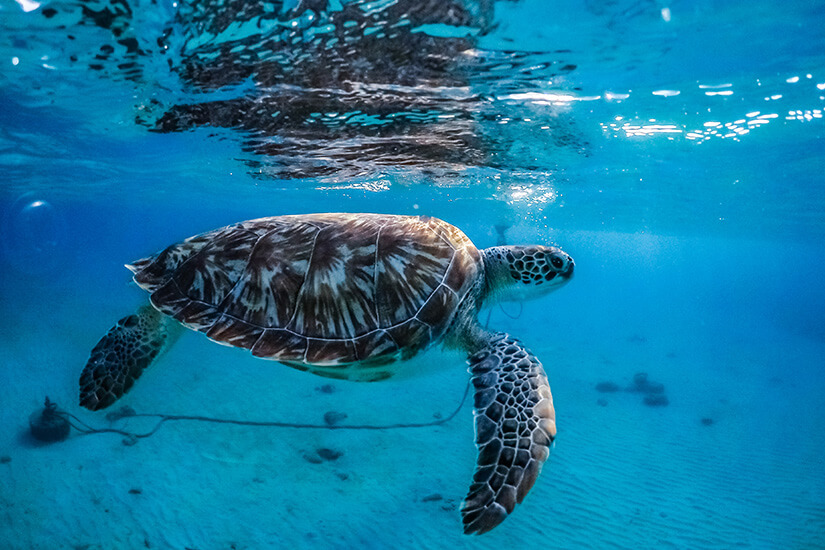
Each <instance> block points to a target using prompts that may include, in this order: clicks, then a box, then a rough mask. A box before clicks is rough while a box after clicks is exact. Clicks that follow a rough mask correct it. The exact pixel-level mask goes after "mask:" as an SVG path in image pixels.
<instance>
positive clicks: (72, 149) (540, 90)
mask: <svg viewBox="0 0 825 550" xmlns="http://www.w3.org/2000/svg"><path fill="white" fill-rule="evenodd" d="M249 6H252V7H251V8H250V7H249ZM459 8H460V9H459ZM256 10H257V11H256ZM348 10H352V13H355V14H357V17H356V18H355V19H354V20H352V21H353V22H352V24H350V23H348V21H350V20H349V19H347V18H346V17H343V16H340V15H338V14H342V13H343V14H346V13H349V12H348ZM462 10H464V11H462ZM456 13H458V14H464V15H462V16H457V15H456ZM359 18H361V19H359ZM344 28H346V29H350V28H355V29H360V31H359V32H360V34H358V33H356V35H354V37H353V35H347V34H346V32H349V31H346V32H344V31H343V30H342V29H344ZM373 29H374V30H373ZM399 29H400V30H399ZM823 29H825V5H823V4H822V3H820V2H805V1H802V0H795V1H791V2H776V1H768V0H761V1H755V2H747V3H746V2H719V1H715V0H696V1H687V0H674V1H672V2H666V1H647V0H640V1H631V0H611V1H607V0H606V1H603V2H597V1H583V2H572V3H562V2H555V1H546V0H523V1H517V2H511V1H508V2H495V3H489V2H480V3H471V2H466V3H462V2H454V3H451V2H438V3H431V4H430V3H426V2H403V1H402V0H397V1H393V0H387V1H377V2H358V1H350V2H347V1H345V0H340V1H334V0H333V1H330V2H304V3H302V2H301V1H300V0H294V1H285V2H274V3H260V4H244V2H229V1H226V2H223V1H221V2H217V1H209V2H194V1H193V2H189V3H186V2H180V5H179V3H178V2H172V1H170V0H155V1H144V0H128V2H127V0H108V1H97V0H95V1H90V0H66V1H55V2H43V3H38V2H36V1H35V0H16V1H13V0H0V67H2V71H0V313H2V315H0V353H2V355H1V357H2V366H0V423H1V425H2V426H3V428H4V429H3V430H0V548H3V549H6V548H8V549H15V550H17V549H21V550H23V549H26V550H27V549H64V548H65V549H85V550H93V549H101V550H103V549H106V550H108V549H138V548H161V549H166V548H168V549H180V550H183V549H198V550H209V549H216V550H217V549H257V548H336V549H338V548H342V549H343V548H501V547H508V548H558V549H581V548H598V549H600V548H617V549H619V548H622V549H624V548H628V549H639V548H651V549H658V548H680V549H681V548H708V549H728V548H734V547H735V548H758V549H786V548H795V549H816V548H823V547H825V458H823V457H825V406H823V398H824V397H825V141H823V138H825V123H823V109H825V32H823ZM339 31H340V32H342V33H344V34H343V35H342V36H343V37H342V38H340V39H339V40H338V41H332V40H331V39H328V38H327V37H328V36H332V35H335V33H337V32H339ZM394 33H395V34H394ZM342 44H344V45H345V46H346V47H342ZM330 211H331V212H336V211H339V212H384V213H393V214H411V215H418V214H421V215H430V216H436V217H439V218H442V219H444V220H446V221H448V222H450V223H452V224H454V225H456V226H458V227H460V228H462V229H463V230H464V231H465V232H466V234H467V235H468V236H469V237H470V238H471V239H472V240H473V241H474V242H475V244H476V245H477V246H479V247H487V246H493V245H495V244H497V243H499V242H501V240H502V239H506V241H507V242H509V243H513V244H516V243H525V244H526V243H542V244H556V245H558V246H560V247H562V248H563V249H564V250H565V251H566V252H567V253H569V254H570V255H571V256H572V257H573V258H575V261H576V275H575V277H574V279H573V280H572V282H571V283H570V284H569V285H567V286H566V287H565V288H563V289H561V290H559V291H558V292H557V293H555V294H552V295H550V296H547V297H545V298H542V299H540V300H536V301H532V302H524V303H523V304H519V303H506V304H502V305H501V306H495V307H492V308H490V309H489V310H485V311H483V312H482V313H481V316H480V318H481V319H482V321H485V322H489V324H490V326H493V327H495V328H496V329H498V330H503V331H506V332H508V333H510V334H513V335H516V336H518V337H519V338H521V339H522V340H523V341H524V342H525V343H526V344H527V345H528V346H529V347H530V348H531V349H532V350H533V351H534V352H535V353H536V355H537V356H538V357H539V358H540V359H541V360H542V362H543V363H544V366H545V369H546V370H547V373H548V376H549V379H550V384H551V387H552V388H553V395H554V400H555V406H556V413H557V424H558V430H559V433H558V438H557V440H556V442H555V445H554V448H553V449H552V451H551V455H550V458H549V460H548V462H547V463H546V464H545V466H544V469H543V472H542V474H541V476H540V477H539V480H538V482H537V484H536V486H535V487H534V488H533V490H532V491H531V493H530V494H529V495H528V496H527V498H526V499H525V501H524V503H522V504H521V505H519V506H518V507H517V508H516V510H515V511H514V513H513V514H512V515H511V516H510V517H509V518H508V519H507V520H506V521H505V522H504V523H503V524H502V525H501V526H499V527H498V528H496V529H495V530H493V531H492V532H490V533H488V534H485V535H482V536H480V537H468V536H465V535H463V534H462V529H461V517H460V514H459V506H460V503H461V499H462V498H463V497H464V495H465V494H466V490H467V487H468V485H469V483H470V479H471V476H472V471H473V466H474V463H475V448H474V445H473V424H472V405H471V403H464V404H463V405H462V408H461V410H460V411H459V414H458V415H457V416H456V417H455V418H453V419H452V420H450V421H449V422H446V423H443V424H440V425H437V426H432V427H428V428H410V429H391V430H380V431H347V430H334V431H333V430H306V429H294V428H261V427H249V426H246V427H244V426H231V425H222V424H210V423H199V422H174V423H172V422H170V423H167V424H165V425H164V426H163V428H162V429H160V430H159V431H158V432H157V433H155V434H154V435H153V436H151V437H148V438H145V439H141V440H139V441H138V442H137V443H136V444H127V443H132V442H131V441H129V440H128V439H124V438H123V437H122V436H119V435H116V434H111V433H102V434H94V435H85V436H83V435H80V434H79V433H78V432H73V434H72V436H71V437H69V438H68V439H67V440H65V441H62V442H59V443H53V444H43V443H39V442H36V441H35V440H33V439H32V438H31V436H30V435H29V434H28V426H29V416H30V414H32V413H35V412H36V411H39V410H40V408H41V407H42V406H43V401H44V398H45V397H46V396H47V395H48V396H49V398H50V399H51V400H53V401H54V402H56V403H57V404H58V406H59V407H60V408H61V409H62V410H64V411H67V412H69V413H71V414H73V415H76V416H77V417H79V418H81V419H82V420H83V421H84V422H86V423H88V424H89V425H92V426H94V427H99V428H106V427H116V428H119V429H124V430H128V431H134V432H143V431H148V430H149V429H151V428H152V427H153V425H154V423H153V421H151V420H145V419H139V418H128V419H120V420H116V421H114V422H112V421H110V420H108V419H107V417H106V414H105V412H101V413H92V412H89V411H86V410H85V409H81V408H80V407H79V406H78V404H77V380H78V376H79V373H80V371H81V369H82V368H83V365H84V364H85V361H86V360H87V358H88V354H89V351H90V350H91V348H92V347H93V346H94V345H95V343H96V342H97V340H98V339H99V338H100V337H101V336H102V335H103V334H104V333H105V332H106V331H107V330H108V329H109V327H111V326H112V324H113V323H114V322H116V321H117V320H118V319H120V318H121V317H123V316H125V315H128V314H129V313H131V312H132V311H134V310H135V309H136V308H137V307H139V306H140V305H141V304H143V303H145V300H146V297H145V295H144V293H143V292H142V291H141V290H140V289H139V288H137V287H136V286H135V285H134V284H133V283H130V278H129V275H130V274H129V272H128V271H127V270H126V269H125V268H124V267H123V264H125V263H128V262H130V261H133V260H135V259H138V258H140V257H143V256H146V255H148V254H151V253H154V252H156V251H158V250H161V249H163V248H164V247H166V246H167V245H169V244H171V243H173V242H177V241H179V240H181V239H183V238H186V237H188V236H190V235H194V234H197V233H200V232H203V231H207V230H210V229H213V228H216V227H220V226H223V225H227V224H230V223H233V222H237V221H241V220H245V219H252V218H256V217H262V216H273V215H281V214H296V213H308V212H330ZM638 373H647V376H648V378H649V380H651V381H654V382H658V383H661V384H663V385H664V387H665V392H664V394H665V395H666V397H667V405H665V406H662V405H660V406H650V405H648V404H645V403H644V401H643V396H642V395H640V394H639V393H634V392H629V391H625V388H627V387H629V386H632V384H633V379H634V376H635V375H637V374H638ZM467 378H468V375H467V372H466V364H465V357H464V356H463V355H462V354H461V353H459V352H456V351H443V350H441V349H439V348H433V349H432V350H430V351H428V352H427V353H426V354H423V355H420V356H418V357H416V358H414V359H413V360H412V361H410V362H409V363H407V364H405V365H404V368H403V371H402V372H401V373H400V374H399V376H397V377H395V378H393V379H390V380H388V381H384V382H380V383H355V382H346V381H331V380H327V379H323V378H318V377H314V376H312V375H310V374H307V373H302V372H298V371H296V370H293V369H290V368H287V367H285V366H282V365H280V364H278V363H274V362H265V361H262V360H259V359H255V358H253V357H252V356H251V355H250V354H249V353H248V352H245V351H243V350H238V349H231V348H227V347H222V346H217V345H215V344H214V343H211V342H209V341H208V340H207V339H206V338H205V337H203V336H202V335H200V334H197V333H194V332H191V331H187V332H186V333H184V334H183V335H182V336H181V338H180V340H179V341H178V342H177V343H176V344H175V345H174V346H173V347H172V348H170V349H169V350H168V351H167V352H166V353H165V354H164V355H163V356H162V357H161V358H160V359H159V360H158V362H157V364H155V365H153V366H152V368H151V369H150V370H149V371H147V373H146V374H145V375H144V376H143V377H142V378H141V379H140V380H139V382H138V383H137V384H136V385H135V387H134V388H133V389H132V390H131V391H130V392H129V393H128V394H127V395H126V396H125V397H124V398H123V399H122V404H123V405H127V406H129V407H132V408H133V409H135V410H136V411H138V412H145V413H165V414H189V415H206V416H210V417H218V418H234V419H246V420H261V421H263V420H275V421H284V422H306V423H317V424H323V417H324V414H325V413H327V412H330V411H334V412H338V413H342V414H346V415H347V418H346V422H348V423H351V424H384V425H389V424H394V423H399V422H430V421H432V420H437V419H438V418H443V417H446V416H447V415H449V414H450V412H451V411H452V410H453V409H454V408H455V407H457V406H458V405H459V402H460V400H461V395H462V393H463V391H464V388H465V387H466V384H467ZM606 382H612V383H613V384H615V385H616V386H617V387H618V391H615V392H605V391H599V390H600V389H601V390H604V389H605V388H606V387H607V385H606V384H605V383H606ZM119 404H120V403H119ZM318 449H332V450H334V451H336V452H337V453H339V454H340V456H339V457H337V458H336V459H334V460H321V461H320V463H316V462H318V461H317V460H308V457H309V458H314V457H315V456H316V454H317V450H318Z"/></svg>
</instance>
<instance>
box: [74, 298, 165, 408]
mask: <svg viewBox="0 0 825 550" xmlns="http://www.w3.org/2000/svg"><path fill="white" fill-rule="evenodd" d="M169 323H170V321H169V318H168V317H166V316H165V315H163V314H162V313H160V312H159V311H157V310H156V309H155V308H153V307H151V306H144V307H142V308H140V310H138V312H137V313H135V314H133V315H129V316H128V317H124V318H123V319H121V320H120V321H118V322H117V324H116V325H115V326H113V327H112V328H111V329H109V332H107V333H106V335H105V336H104V337H103V338H101V339H100V341H99V342H98V343H97V345H96V346H95V347H94V349H92V353H91V355H90V356H89V360H88V361H87V362H86V367H85V368H84V369H83V372H82V373H81V374H80V405H81V406H83V407H86V408H87V409H91V410H93V411H97V410H100V409H105V408H106V407H108V406H109V405H111V404H112V403H114V402H115V401H117V399H119V398H120V397H121V396H122V395H123V394H124V393H126V392H127V391H129V388H131V387H132V384H134V383H135V380H137V379H138V377H140V375H141V374H143V371H144V369H146V367H148V366H149V365H150V364H151V363H152V361H154V359H155V358H156V357H157V356H158V354H159V353H160V352H161V351H162V350H163V347H164V344H165V343H166V341H167V339H168V337H169V328H170V327H169Z"/></svg>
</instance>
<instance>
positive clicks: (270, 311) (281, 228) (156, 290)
mask: <svg viewBox="0 0 825 550" xmlns="http://www.w3.org/2000/svg"><path fill="white" fill-rule="evenodd" d="M479 266H480V255H479V252H478V250H477V249H476V248H475V246H474V245H473V244H472V243H471V242H470V240H469V239H468V238H467V236H466V235H464V233H463V232H461V231H460V230H459V229H458V228H456V227H454V226H452V225H450V224H448V223H446V222H443V221H441V220H438V219H436V218H427V217H412V216H391V215H379V214H310V215H299V216H278V217H271V218H261V219H258V220H251V221H247V222H243V223H240V224H237V225H234V226H230V227H226V228H223V229H219V230H216V231H211V232H209V233H204V234H202V235H198V236H195V237H191V238H189V239H187V240H185V241H183V242H182V243H179V244H176V245H173V246H170V247H169V248H167V249H166V250H164V251H163V252H161V253H160V254H158V255H156V256H154V257H150V258H145V259H143V260H139V261H137V262H135V263H134V264H132V265H131V266H129V267H130V269H132V270H133V271H134V272H135V276H134V279H135V282H137V283H138V285H140V286H141V287H142V288H144V289H146V290H148V291H149V292H151V293H152V296H151V300H152V304H153V305H154V306H155V307H156V308H157V309H158V310H160V311H162V312H163V313H166V314H168V315H170V316H172V317H174V318H175V319H177V320H179V321H180V322H182V323H183V324H185V325H187V326H188V327H190V328H193V329H195V330H198V331H201V332H204V333H206V334H207V336H209V338H212V339H213V340H216V341H218V342H221V343H225V344H228V345H232V346H237V347H242V348H247V349H249V350H251V351H252V353H253V355H256V356H259V357H266V358H272V359H277V360H280V361H284V362H287V363H289V364H291V365H292V366H296V365H306V366H308V367H309V366H319V367H324V368H318V369H313V368H310V370H313V372H316V373H317V374H322V375H326V376H334V377H337V378H341V377H343V378H360V379H379V378H385V377H387V376H388V372H387V368H386V363H387V361H385V360H382V359H386V358H388V357H393V356H396V355H401V356H403V357H409V356H412V355H414V354H415V353H417V352H418V351H420V350H422V349H424V348H425V347H427V346H428V345H429V344H430V343H433V342H435V341H437V340H438V339H439V338H441V337H442V336H443V335H444V332H445V331H446V329H447V328H448V326H449V324H450V322H451V321H452V319H453V316H454V315H455V312H456V310H457V307H458V304H459V303H460V301H461V300H462V299H463V298H464V296H465V295H466V294H467V292H469V290H470V288H471V287H472V285H473V283H474V281H475V279H476V278H477V276H478V270H479ZM342 365H355V367H354V368H353V369H344V368H343V367H342ZM350 371H352V372H350ZM355 371H358V372H357V373H356V372H355Z"/></svg>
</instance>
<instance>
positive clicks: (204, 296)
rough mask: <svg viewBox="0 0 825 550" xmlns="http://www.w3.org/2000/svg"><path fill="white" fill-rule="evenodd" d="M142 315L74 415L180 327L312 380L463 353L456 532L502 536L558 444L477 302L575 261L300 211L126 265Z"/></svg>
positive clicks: (129, 374) (116, 341)
mask: <svg viewBox="0 0 825 550" xmlns="http://www.w3.org/2000/svg"><path fill="white" fill-rule="evenodd" d="M127 267H128V268H129V269H131V270H132V271H133V272H134V280H135V282H136V283H137V284H138V285H139V286H140V287H142V288H143V289H145V290H147V291H148V292H150V293H151V297H150V299H151V307H150V306H148V305H147V306H143V307H142V308H141V309H140V310H139V311H138V312H137V313H135V314H133V315H130V316H128V317H125V318H124V319H121V320H120V321H119V322H118V323H117V324H116V325H115V326H114V327H113V328H112V329H110V330H109V332H108V333H107V334H106V335H105V336H104V337H103V338H102V339H101V340H100V342H99V343H98V344H97V346H95V348H94V349H93V350H92V352H91V357H90V358H89V361H88V363H87V364H86V367H85V369H84V370H83V373H82V374H81V376H80V404H81V405H82V406H84V407H87V408H89V409H92V410H98V409H103V408H105V407H108V406H109V405H111V404H112V403H114V402H115V401H116V400H117V399H118V398H120V397H121V396H122V395H123V394H124V393H125V392H126V391H128V390H129V388H131V386H132V384H133V383H134V381H135V379H137V378H138V377H139V376H140V375H141V373H142V372H143V370H144V369H145V368H146V367H147V366H148V365H149V364H150V363H151V362H152V360H153V359H154V358H155V357H156V356H157V355H158V353H159V352H160V351H161V349H162V348H163V347H164V344H165V343H166V341H167V334H169V332H170V329H171V327H173V326H174V325H176V323H175V322H174V321H175V320H176V321H179V322H180V323H182V324H183V325H185V326H187V327H189V328H191V329H194V330H197V331H200V332H203V333H205V334H206V335H207V336H208V337H209V338H210V339H212V340H215V341H217V342H220V343H223V344H227V345H230V346H237V347H241V348H246V349H249V350H251V352H252V354H253V355H255V356H257V357H263V358H267V359H274V360H277V361H280V362H282V363H285V364H286V365H288V366H290V367H294V368H296V369H300V370H303V371H309V372H312V373H314V374H318V375H321V376H326V377H331V378H339V379H348V380H363V381H376V380H382V379H385V378H388V377H390V376H391V375H392V374H393V363H394V362H395V361H396V360H398V359H408V358H410V357H412V356H413V355H415V354H416V353H418V352H420V351H422V350H424V349H425V348H427V347H429V346H430V345H432V344H435V343H438V342H441V343H443V344H444V345H446V346H448V347H452V348H463V349H465V350H466V351H467V353H468V354H469V359H468V362H469V365H470V367H469V371H470V373H471V375H472V383H473V386H474V388H475V400H474V417H475V442H476V446H477V447H478V461H477V466H476V469H475V473H474V475H473V482H472V485H471V486H470V490H469V493H468V495H467V497H466V498H465V500H464V503H463V505H462V508H461V513H462V516H463V521H464V531H465V533H484V532H486V531H489V530H490V529H492V528H494V527H495V526H496V525H498V524H499V523H501V522H502V521H503V520H504V519H505V518H506V517H507V515H508V514H509V513H510V512H512V511H513V508H514V507H515V505H516V503H519V502H521V501H522V499H523V498H524V496H525V495H526V494H527V492H528V491H529V490H530V488H531V487H532V486H533V484H534V483H535V481H536V478H537V476H538V474H539V470H540V469H541V465H542V464H543V463H544V461H545V460H546V459H547V456H548V454H549V446H550V444H551V443H552V441H553V438H554V437H555V435H556V422H555V411H554V409H553V398H552V396H551V394H550V387H549V385H548V383H547V377H546V376H545V374H544V369H543V368H542V365H541V363H540V362H539V360H538V359H537V358H536V356H535V355H533V354H532V353H531V352H530V351H529V350H528V349H527V348H526V347H525V346H524V345H523V344H522V343H521V342H520V341H519V340H517V339H515V338H513V337H511V336H509V335H507V334H504V333H501V332H491V331H489V330H487V329H486V328H484V327H482V326H481V324H479V322H478V320H477V318H476V317H477V313H478V310H479V308H480V307H481V305H482V304H488V303H490V302H493V301H495V300H500V299H507V298H524V297H528V296H531V295H532V296H536V295H542V294H546V293H548V292H550V291H552V290H555V289H557V288H559V287H561V286H562V285H564V284H565V283H566V282H567V281H569V280H570V277H571V276H572V275H573V260H572V259H571V258H570V256H568V255H567V254H565V253H564V252H562V251H561V250H559V249H558V248H554V247H548V246H540V245H537V246H495V247H492V248H487V249H484V250H478V249H477V248H476V247H475V246H474V245H473V243H472V242H470V239H469V238H467V236H466V235H465V234H464V233H463V232H462V231H461V230H459V229H458V228H456V227H454V226H452V225H450V224H448V223H446V222H444V221H442V220H439V219H436V218H431V217H425V216H419V217H414V216H393V215H382V214H308V215H296V216H276V217H270V218H261V219H257V220H252V221H245V222H241V223H238V224H236V225H232V226H228V227H225V228H222V229H217V230H215V231H211V232H208V233H204V234H201V235H197V236H194V237H191V238H189V239H186V240H185V241H183V242H180V243H177V244H173V245H172V246H170V247H169V248H167V249H165V250H164V251H162V252H160V253H159V254H157V255H154V256H150V257H148V258H144V259H142V260H138V261H136V262H135V263H133V264H131V265H127Z"/></svg>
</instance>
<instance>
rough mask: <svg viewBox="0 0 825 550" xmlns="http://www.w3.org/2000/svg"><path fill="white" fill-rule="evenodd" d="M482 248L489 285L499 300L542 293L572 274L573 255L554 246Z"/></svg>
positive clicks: (532, 296) (520, 298)
mask: <svg viewBox="0 0 825 550" xmlns="http://www.w3.org/2000/svg"><path fill="white" fill-rule="evenodd" d="M483 252H484V265H485V267H486V269H487V288H488V290H489V293H490V294H492V295H493V296H494V297H495V299H496V300H505V301H521V300H526V299H530V298H536V297H538V296H543V295H545V294H549V293H550V292H553V291H554V290H557V289H559V288H561V287H562V286H564V285H565V284H566V283H567V282H568V281H569V280H570V278H571V277H573V267H574V263H573V258H571V257H570V256H568V255H567V254H566V253H564V252H563V251H562V250H560V249H558V248H556V247H554V246H542V245H530V246H495V247H493V248H488V249H485V250H484V251H483Z"/></svg>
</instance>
